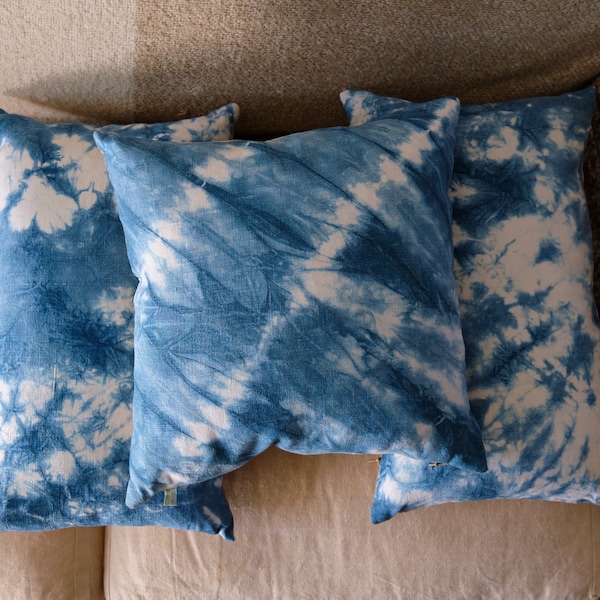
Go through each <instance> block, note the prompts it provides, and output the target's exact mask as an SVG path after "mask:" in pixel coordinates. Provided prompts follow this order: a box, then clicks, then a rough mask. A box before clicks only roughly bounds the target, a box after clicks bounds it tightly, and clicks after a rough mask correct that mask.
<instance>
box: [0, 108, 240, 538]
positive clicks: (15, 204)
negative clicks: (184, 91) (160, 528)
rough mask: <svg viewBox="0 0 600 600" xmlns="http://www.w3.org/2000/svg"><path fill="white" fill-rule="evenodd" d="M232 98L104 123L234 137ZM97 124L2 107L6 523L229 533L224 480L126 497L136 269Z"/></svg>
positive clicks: (173, 135)
mask: <svg viewBox="0 0 600 600" xmlns="http://www.w3.org/2000/svg"><path fill="white" fill-rule="evenodd" d="M237 113H238V109H237V106H235V105H231V106H227V107H224V108H223V109H220V110H218V111H215V112H214V113H211V114H210V115H209V116H207V117H201V118H198V119H190V120H186V121H181V122H178V123H165V124H158V125H151V126H150V125H133V126H127V127H111V129H113V130H115V131H120V132H121V134H122V135H125V136H128V135H135V136H141V137H144V138H147V139H148V138H149V139H160V140H162V139H165V140H173V139H174V140H180V141H188V142H190V141H205V140H213V139H230V137H231V129H232V125H233V123H234V121H235V119H236V117H237ZM93 131H94V128H93V127H90V126H87V125H81V124H68V125H67V124H65V125H63V124H56V125H49V124H45V123H40V122H37V121H34V120H32V119H27V118H24V117H20V116H16V115H8V114H2V115H0V269H1V280H2V283H1V285H0V315H1V318H0V364H1V367H0V465H1V466H2V469H1V473H2V475H1V476H0V499H1V504H0V506H1V508H0V529H32V530H35V529H53V528H58V527H68V526H76V525H106V524H122V525H164V526H171V527H177V528H190V529H199V530H203V531H207V532H212V533H216V532H219V531H220V532H221V533H222V534H223V535H224V536H226V537H231V522H232V519H231V513H230V512H229V508H228V506H227V503H226V501H225V498H224V496H223V493H222V490H221V486H220V481H215V482H208V483H206V484H205V485H203V486H196V487H190V488H187V489H183V488H182V489H181V490H180V491H179V494H178V498H177V506H176V507H164V506H161V498H156V501H155V502H154V503H149V504H148V505H146V506H145V507H142V508H140V509H139V510H130V509H128V508H127V507H126V506H125V491H126V487H127V481H128V459H129V448H130V441H131V431H132V417H131V402H132V396H133V320H134V319H133V294H134V292H135V287H136V283H137V282H136V279H135V277H134V276H133V274H132V272H131V268H130V267H129V263H128V261H127V256H126V248H125V240H124V238H123V231H122V227H121V225H120V223H119V219H118V215H117V210H116V204H115V202H114V196H113V193H112V188H111V186H110V183H109V179H108V174H107V172H106V167H105V165H104V159H103V157H102V153H101V152H100V150H99V149H98V148H97V147H96V144H95V142H94V140H93Z"/></svg>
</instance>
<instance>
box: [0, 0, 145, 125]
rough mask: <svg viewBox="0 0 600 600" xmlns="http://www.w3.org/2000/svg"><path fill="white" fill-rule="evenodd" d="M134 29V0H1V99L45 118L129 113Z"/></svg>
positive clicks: (127, 117) (11, 108) (121, 117)
mask: <svg viewBox="0 0 600 600" xmlns="http://www.w3.org/2000/svg"><path fill="white" fill-rule="evenodd" d="M148 5H150V3H148ZM135 32H136V28H135V3H132V2H121V1H119V0H104V1H101V0H99V1H95V2H81V1H80V0H52V1H50V2H47V1H42V0H32V1H26V2H25V1H18V2H8V1H7V2H3V3H2V10H1V11H0V56H2V60H1V61H0V107H1V108H3V109H4V110H6V111H8V112H17V113H20V114H25V115H27V116H32V117H37V118H40V119H46V120H56V121H69V120H86V121H89V120H91V121H101V120H108V121H112V120H118V121H131V120H132V117H133V107H134V104H133V85H134V79H133V60H134V49H135V46H134V44H135Z"/></svg>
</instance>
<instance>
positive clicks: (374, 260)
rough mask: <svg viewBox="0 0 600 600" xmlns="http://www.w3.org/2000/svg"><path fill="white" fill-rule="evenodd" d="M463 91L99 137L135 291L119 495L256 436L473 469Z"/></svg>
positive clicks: (196, 472)
mask: <svg viewBox="0 0 600 600" xmlns="http://www.w3.org/2000/svg"><path fill="white" fill-rule="evenodd" d="M457 117H458V103H457V102H456V100H454V99H449V98H448V99H441V100H438V101H435V102H431V103H427V104H423V105H418V104H414V105H410V106H407V107H406V110H405V111H404V112H403V116H402V119H401V120H388V121H381V122H377V123H371V124H369V125H365V126H364V127H363V128H348V127H341V128H332V129H326V130H314V131H310V132H304V133H300V134H294V135H290V136H287V137H284V138H279V139H275V140H272V141H269V142H243V141H238V142H227V143H219V144H187V145H184V144H175V143H160V144H158V143H153V142H149V141H146V140H140V139H138V140H135V139H133V138H128V139H125V138H124V137H122V136H119V135H115V134H113V133H110V132H108V133H106V132H97V133H96V140H97V142H98V144H99V146H100V147H101V148H102V150H103V151H104V153H105V158H106V161H107V166H108V169H109V174H110V177H111V180H112V182H113V185H114V186H115V190H116V197H117V201H118V204H119V212H120V218H121V220H122V222H123V225H124V229H125V236H126V241H127V245H128V252H129V257H130V260H131V264H132V267H133V270H134V272H135V273H136V275H137V276H138V278H139V279H140V285H139V287H138V290H137V292H136V335H135V352H136V363H135V395H134V405H135V409H134V434H133V442H132V453H131V461H130V473H131V479H130V484H129V488H128V496H127V502H128V504H129V505H130V506H135V505H137V504H139V503H140V502H142V501H144V500H145V499H147V498H148V497H150V496H152V495H153V494H154V493H155V491H156V490H157V489H160V488H161V487H172V486H176V485H178V484H180V483H192V482H196V481H202V480H204V479H207V478H210V477H215V476H218V475H220V474H223V473H226V472H228V471H231V470H233V469H235V468H237V467H239V466H241V465H242V464H244V463H245V462H247V461H248V460H250V459H251V458H252V457H254V456H256V455H257V454H259V453H260V452H262V451H264V450H265V449H266V448H267V447H268V446H270V445H272V444H276V445H277V446H279V447H280V448H283V449H285V450H289V451H293V452H299V453H304V454H315V453H327V452H359V453H379V452H381V451H397V452H406V453H408V454H409V455H411V456H414V457H421V456H424V457H426V458H428V459H430V460H443V461H447V462H451V463H452V464H456V465H459V466H462V467H469V468H475V469H484V468H485V457H484V455H483V452H482V446H481V441H480V434H479V431H478V429H477V427H476V426H474V420H473V418H472V416H471V415H470V412H469V409H468V402H467V399H466V389H465V379H464V375H465V373H464V355H463V352H464V345H463V340H462V337H461V332H460V322H459V316H458V305H457V300H456V288H455V282H454V276H453V273H452V244H451V239H450V221H451V219H450V203H449V200H448V197H447V184H448V182H449V177H450V173H451V158H452V146H453V137H454V135H453V131H454V124H455V122H456V119H457Z"/></svg>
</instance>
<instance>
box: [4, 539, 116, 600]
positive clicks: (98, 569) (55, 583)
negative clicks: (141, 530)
mask: <svg viewBox="0 0 600 600" xmlns="http://www.w3.org/2000/svg"><path fill="white" fill-rule="evenodd" d="M104 533H105V531H104V527H71V528H68V529H61V530H58V531H34V532H29V531H27V532H23V531H19V532H9V533H2V534H1V535H0V556H2V577H1V578H0V594H1V595H2V596H3V597H5V598H10V599H11V600H33V599H37V598H49V599H50V598H51V599H52V600H104V597H105V596H104V593H103V575H104Z"/></svg>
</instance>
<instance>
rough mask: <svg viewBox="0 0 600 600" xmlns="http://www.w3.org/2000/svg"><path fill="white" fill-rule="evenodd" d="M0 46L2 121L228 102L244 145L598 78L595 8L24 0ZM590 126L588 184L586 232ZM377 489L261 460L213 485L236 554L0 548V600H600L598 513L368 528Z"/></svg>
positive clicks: (25, 536)
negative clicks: (343, 94)
mask: <svg viewBox="0 0 600 600" xmlns="http://www.w3.org/2000/svg"><path fill="white" fill-rule="evenodd" d="M0 33H1V35H0V48H1V50H2V55H3V60H2V63H1V64H0V106H1V107H2V108H3V109H4V110H7V111H9V112H16V113H20V114H25V115H28V116H32V117H36V118H40V119H44V120H51V121H68V120H78V121H86V122H123V123H124V122H131V121H155V120H170V119H175V118H180V117H182V116H193V115H196V114H201V113H205V112H207V111H208V110H210V109H213V108H215V107H217V106H220V105H222V104H224V103H226V102H229V101H235V102H237V103H239V104H240V106H241V111H242V112H241V119H240V122H239V125H238V129H237V134H238V135H239V136H251V137H270V136H273V135H276V134H280V133H288V132H294V131H298V130H303V129H309V128H313V127H321V126H329V125H336V124H345V122H346V120H345V117H344V113H343V110H342V107H341V104H340V103H339V100H338V97H337V96H338V93H339V92H340V91H341V90H342V89H345V88H349V87H354V88H363V89H370V90H372V91H374V92H378V93H383V94H387V95H395V96H400V97H404V98H407V99H409V100H424V99H428V98H433V97H436V96H440V95H444V94H455V95H458V96H459V97H460V98H461V100H462V101H463V102H488V101H495V100H503V99H508V98H517V97H527V96H533V95H542V94H555V93H561V92H564V91H568V90H574V89H579V88H581V87H582V86H584V85H586V84H588V83H589V82H591V81H592V80H593V79H594V78H595V77H596V76H597V75H598V74H599V73H600V1H599V0H587V1H586V2H581V1H579V0H567V1H565V2H557V1H556V0H524V1H523V2H519V3H518V7H517V3H502V2H497V1H495V0H483V1H481V0H467V1H464V2H460V3H446V2H439V1H436V0H422V1H419V2H416V1H415V2H403V3H397V2H393V1H391V0H375V1H373V2H368V3H365V2H356V1H354V0H351V1H350V2H339V1H338V0H309V1H306V2H302V3H297V2H292V1H291V0H284V1H278V0H267V1H264V2H260V1H258V0H215V1H212V2H198V1H196V0H170V1H169V2H152V1H142V0H137V2H126V3H124V2H121V1H117V0H101V1H97V2H86V3H82V2H78V1H77V0H52V1H50V2H40V1H37V0H36V1H33V2H20V3H10V4H9V5H8V6H6V7H3V11H2V13H1V14H0ZM598 119H599V118H598V116H596V120H595V123H596V125H595V130H594V132H593V134H592V140H593V141H594V140H595V143H596V145H595V146H592V148H591V149H590V151H589V152H588V156H589V160H588V162H587V164H586V171H585V173H586V184H587V192H588V198H589V200H590V206H591V212H592V221H595V222H596V223H598V222H600V216H598V212H599V211H598V209H597V206H598V202H600V171H599V170H598V165H600V161H598V156H599V154H598V148H599V147H600V134H599V133H598V131H599V130H600V129H599V125H600V123H599V122H598ZM594 215H596V216H594ZM598 239H599V238H598V237H597V238H596V244H597V243H598V242H597V240H598ZM596 280H597V281H598V277H597V278H596ZM597 289H598V288H597ZM376 478H377V462H376V461H374V458H373V457H366V456H320V457H300V456H294V455H289V454H285V453H283V452H281V451H277V450H270V451H268V452H267V453H266V454H264V455H263V456H261V457H259V458H258V459H256V460H255V461H253V462H251V463H250V464H248V465H246V466H245V467H243V468H242V469H240V470H239V471H236V472H234V473H232V474H230V475H228V476H227V477H226V478H225V489H226V492H227V494H228V497H229V499H230V502H231V506H232V510H233V512H234V516H235V518H236V525H235V528H236V529H235V533H236V542H234V543H229V542H225V541H223V540H221V539H220V538H215V537H209V536H207V535H205V534H197V533H187V532H175V531H172V530H169V529H158V528H152V527H144V528H133V527H109V528H105V529H100V528H80V529H66V530H59V531H53V532H45V533H20V532H14V533H13V532H11V533H4V534H1V535H0V558H1V560H0V564H1V567H0V590H2V591H3V592H4V595H5V596H6V597H10V598H15V599H29V600H32V599H36V598H50V599H54V598H60V599H65V600H66V599H71V598H72V599H82V600H83V599H88V598H89V599H94V600H95V599H100V598H103V597H106V598H109V599H113V600H117V599H118V600H121V599H123V600H125V599H133V598H144V599H152V598H161V597H164V596H165V595H169V597H172V598H182V599H186V598H207V599H213V598H214V599H217V598H222V599H229V598H232V599H235V598H240V599H241V598H244V599H247V598H248V599H249V598H257V599H258V598H270V597H272V598H290V599H296V598H311V599H312V598H331V599H333V598H344V599H345V598H348V599H362V598H407V599H420V598H422V599H426V598H433V597H436V598H437V597H444V598H449V599H450V598H452V599H455V598H456V599H458V598H486V599H488V598H536V599H538V598H539V599H558V598H560V599H562V598H572V599H578V600H579V599H590V598H600V507H597V506H591V505H577V506H571V505H563V504H556V503H544V502H534V501H492V502H476V503H469V504H452V505H444V506H439V507H432V508H425V509H420V510H417V511H414V512H411V513H409V514H403V515H398V516H396V517H395V518H394V519H392V520H391V521H389V522H387V523H384V524H381V525H377V526H373V525H371V524H370V522H369V508H370V502H371V500H372V493H373V487H374V485H375V481H376Z"/></svg>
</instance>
